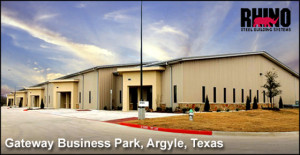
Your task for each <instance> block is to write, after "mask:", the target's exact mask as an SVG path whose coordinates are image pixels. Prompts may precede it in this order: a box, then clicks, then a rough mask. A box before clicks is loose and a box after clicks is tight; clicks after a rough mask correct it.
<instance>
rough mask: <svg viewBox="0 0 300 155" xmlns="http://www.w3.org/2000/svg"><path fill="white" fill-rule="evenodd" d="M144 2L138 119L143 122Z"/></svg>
mask: <svg viewBox="0 0 300 155" xmlns="http://www.w3.org/2000/svg"><path fill="white" fill-rule="evenodd" d="M142 21H143V1H141V71H140V72H141V85H140V90H141V93H140V94H141V99H140V104H139V107H138V119H139V120H143V119H145V107H144V106H141V105H142V104H143V22H142Z"/></svg>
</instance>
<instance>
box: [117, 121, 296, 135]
mask: <svg viewBox="0 0 300 155" xmlns="http://www.w3.org/2000/svg"><path fill="white" fill-rule="evenodd" d="M117 124H119V125H123V126H128V127H133V128H140V129H147V130H154V131H163V132H173V133H184V134H197V135H210V136H286V135H295V136H299V131H291V132H229V131H199V130H185V129H171V128H160V127H151V126H146V125H138V124H131V123H123V122H120V123H117Z"/></svg>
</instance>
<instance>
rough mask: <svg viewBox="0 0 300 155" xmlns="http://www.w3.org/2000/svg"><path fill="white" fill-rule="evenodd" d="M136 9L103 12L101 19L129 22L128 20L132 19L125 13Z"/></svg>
mask: <svg viewBox="0 0 300 155" xmlns="http://www.w3.org/2000/svg"><path fill="white" fill-rule="evenodd" d="M133 10H136V9H123V10H117V11H113V12H109V13H106V14H104V16H103V19H106V20H113V21H115V22H129V20H132V19H134V18H133V17H132V16H130V15H127V13H129V12H131V11H133Z"/></svg>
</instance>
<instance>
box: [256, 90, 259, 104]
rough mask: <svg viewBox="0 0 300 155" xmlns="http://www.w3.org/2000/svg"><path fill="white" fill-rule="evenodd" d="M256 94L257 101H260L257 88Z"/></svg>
mask: <svg viewBox="0 0 300 155" xmlns="http://www.w3.org/2000/svg"><path fill="white" fill-rule="evenodd" d="M256 94H257V103H259V90H257V92H256Z"/></svg>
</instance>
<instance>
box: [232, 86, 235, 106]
mask: <svg viewBox="0 0 300 155" xmlns="http://www.w3.org/2000/svg"><path fill="white" fill-rule="evenodd" d="M232 101H233V103H235V88H233V98H232Z"/></svg>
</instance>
